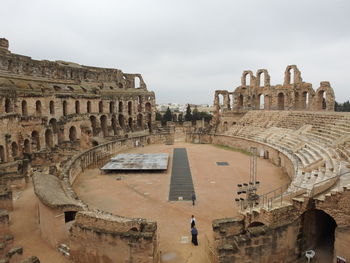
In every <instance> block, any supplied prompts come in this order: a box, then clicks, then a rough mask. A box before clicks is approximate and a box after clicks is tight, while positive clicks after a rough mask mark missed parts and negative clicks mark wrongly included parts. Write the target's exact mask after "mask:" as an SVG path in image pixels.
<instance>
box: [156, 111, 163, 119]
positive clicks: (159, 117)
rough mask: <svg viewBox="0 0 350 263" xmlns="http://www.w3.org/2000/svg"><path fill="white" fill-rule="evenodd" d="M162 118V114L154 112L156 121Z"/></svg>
mask: <svg viewBox="0 0 350 263" xmlns="http://www.w3.org/2000/svg"><path fill="white" fill-rule="evenodd" d="M161 120H162V114H160V113H159V112H156V121H161Z"/></svg>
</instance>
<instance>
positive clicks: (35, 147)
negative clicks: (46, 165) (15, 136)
mask: <svg viewBox="0 0 350 263" xmlns="http://www.w3.org/2000/svg"><path fill="white" fill-rule="evenodd" d="M31 138H32V146H33V147H32V149H33V150H35V151H39V150H40V137H39V133H38V132H37V131H32V135H31Z"/></svg>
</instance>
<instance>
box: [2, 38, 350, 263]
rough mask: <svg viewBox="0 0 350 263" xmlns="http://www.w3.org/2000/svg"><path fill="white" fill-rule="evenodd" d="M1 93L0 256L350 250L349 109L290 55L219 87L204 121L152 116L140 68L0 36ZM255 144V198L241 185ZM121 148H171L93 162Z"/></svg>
mask: <svg viewBox="0 0 350 263" xmlns="http://www.w3.org/2000/svg"><path fill="white" fill-rule="evenodd" d="M281 72H282V69H281ZM0 92H1V98H0V111H1V124H0V125H1V137H0V161H1V163H0V170H1V199H0V208H1V213H0V215H1V216H0V217H1V221H0V222H1V228H0V229H1V231H0V233H1V235H0V237H1V239H0V242H1V246H0V247H1V254H0V258H1V259H0V262H11V263H12V262H23V263H24V262H27V263H29V262H44V263H46V262H48V263H55V262H79V263H90V262H91V263H95V262H97V263H112V262H117V263H126V262H127V263H132V262H135V263H136V262H137V263H141V262H142V263H151V262H152V263H156V262H170V263H172V262H181V263H182V262H200V263H202V262H203V263H206V262H263V263H268V262H269V263H270V262H276V263H277V262H307V261H306V257H305V253H306V251H308V250H313V251H314V252H315V256H314V259H313V261H312V262H346V261H345V260H347V261H350V252H349V249H347V245H348V244H349V242H350V180H349V178H350V177H349V174H348V173H347V172H348V171H349V158H350V148H349V145H350V115H349V114H347V113H338V112H334V103H335V100H334V98H335V96H334V92H333V89H332V88H331V85H330V83H329V82H327V81H321V82H320V86H319V87H318V88H317V89H313V87H312V85H311V84H310V83H307V82H304V81H303V79H302V76H301V72H300V71H299V69H298V68H297V66H295V65H290V66H287V67H286V69H285V72H284V83H283V84H276V85H272V84H271V82H270V76H269V73H268V71H267V70H265V69H260V70H257V72H256V74H254V73H253V72H252V71H244V72H243V74H242V79H241V84H240V85H239V86H238V87H237V88H236V89H234V90H232V91H227V90H216V91H215V93H214V106H215V115H214V117H213V119H212V121H211V123H209V124H204V123H202V122H197V123H196V124H192V123H184V124H183V125H181V126H179V125H178V124H174V123H167V125H166V126H161V125H160V123H158V122H156V121H155V116H156V108H155V106H156V100H155V98H156V97H155V94H154V93H153V92H152V91H149V90H148V89H147V86H146V84H145V82H144V80H143V78H142V76H141V75H140V74H129V73H124V72H123V71H122V70H120V69H110V68H97V67H90V66H82V65H79V64H76V63H71V62H64V61H55V62H52V61H47V60H43V61H38V60H33V59H31V58H30V57H27V56H24V55H17V54H14V53H11V51H10V50H9V42H8V40H6V39H4V38H1V39H0ZM175 126H176V127H175ZM179 149H182V150H181V151H182V152H183V154H182V155H181V154H180V155H179V156H177V155H176V154H177V153H178V152H180V150H179ZM252 149H256V155H255V156H256V158H255V160H256V159H257V166H256V169H257V178H258V180H259V182H260V184H259V185H260V186H259V188H258V192H257V194H258V195H257V196H255V199H254V202H251V200H249V199H244V200H243V199H239V198H240V196H238V194H237V193H236V192H237V189H238V188H237V184H242V183H244V182H248V185H249V186H250V184H249V178H250V176H251V173H252V170H251V168H252V167H251V163H252V160H254V155H253V156H252V155H250V152H251V151H252ZM118 153H123V154H128V153H132V154H144V153H145V154H153V153H154V154H159V153H165V154H169V163H168V169H167V170H165V171H146V172H145V171H144V172H139V171H132V172H130V171H129V172H125V171H124V172H120V171H119V172H108V173H106V172H103V171H101V169H100V168H101V167H102V166H104V165H105V164H106V163H107V162H108V161H109V159H110V158H111V157H113V156H115V155H117V154H118ZM222 164H224V165H222ZM174 174H178V175H179V176H180V179H177V178H173V176H174ZM182 175H186V176H187V177H186V178H185V177H184V178H182V177H181V176H182ZM186 180H187V181H186ZM254 185H255V184H254ZM171 189H172V190H173V192H172V193H171V191H170V190H171ZM192 191H194V192H195V194H196V197H197V200H196V201H197V202H196V205H195V206H192V202H191V201H190V200H189V199H190V198H189V194H190V192H192ZM170 193H171V194H170ZM174 196H175V198H174ZM176 197H177V200H175V199H176ZM237 198H238V200H237V204H236V202H235V200H236V199H237ZM169 199H170V200H171V201H169ZM192 214H194V215H195V217H196V219H197V227H198V230H199V246H198V247H194V246H193V245H192V244H191V236H190V218H191V215H192ZM336 260H338V261H336ZM341 260H343V261H341Z"/></svg>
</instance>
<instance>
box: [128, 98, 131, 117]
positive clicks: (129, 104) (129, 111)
mask: <svg viewBox="0 0 350 263" xmlns="http://www.w3.org/2000/svg"><path fill="white" fill-rule="evenodd" d="M128 114H129V115H131V114H132V102H131V101H129V102H128Z"/></svg>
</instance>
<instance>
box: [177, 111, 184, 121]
mask: <svg viewBox="0 0 350 263" xmlns="http://www.w3.org/2000/svg"><path fill="white" fill-rule="evenodd" d="M177 120H178V122H183V115H182V113H180V114H179V116H178V117H177Z"/></svg>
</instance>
